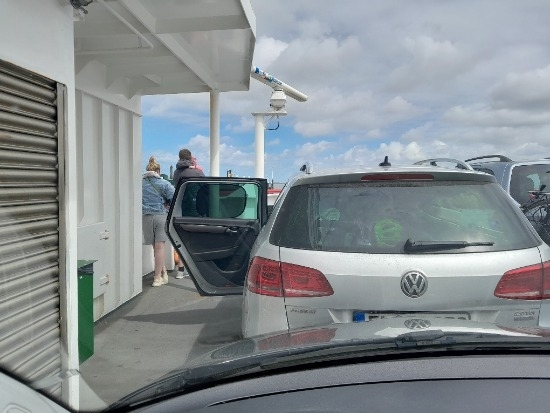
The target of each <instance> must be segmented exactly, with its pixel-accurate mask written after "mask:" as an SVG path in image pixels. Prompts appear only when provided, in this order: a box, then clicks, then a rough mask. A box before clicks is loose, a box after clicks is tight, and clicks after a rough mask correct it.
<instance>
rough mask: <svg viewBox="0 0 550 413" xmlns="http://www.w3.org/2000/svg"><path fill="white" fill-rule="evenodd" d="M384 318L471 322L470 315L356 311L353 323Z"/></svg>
mask: <svg viewBox="0 0 550 413" xmlns="http://www.w3.org/2000/svg"><path fill="white" fill-rule="evenodd" d="M384 318H409V319H411V318H418V319H446V320H469V319H470V314H468V313H444V312H440V313H438V312H429V313H397V312H396V313H369V312H365V311H354V312H353V322H354V323H362V322H366V321H373V320H381V319H384Z"/></svg>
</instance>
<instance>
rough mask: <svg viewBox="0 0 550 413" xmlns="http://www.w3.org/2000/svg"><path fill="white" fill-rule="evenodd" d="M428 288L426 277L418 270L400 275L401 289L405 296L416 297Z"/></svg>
mask: <svg viewBox="0 0 550 413" xmlns="http://www.w3.org/2000/svg"><path fill="white" fill-rule="evenodd" d="M427 289H428V279H427V278H426V276H425V275H424V274H422V273H421V272H420V271H409V272H407V273H405V274H403V276H402V277H401V291H403V294H405V295H406V296H407V297H410V298H418V297H420V296H422V295H423V294H424V293H425V292H426V290H427Z"/></svg>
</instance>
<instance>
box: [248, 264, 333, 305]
mask: <svg viewBox="0 0 550 413" xmlns="http://www.w3.org/2000/svg"><path fill="white" fill-rule="evenodd" d="M247 288H248V289H249V290H250V291H251V292H253V293H256V294H261V295H267V296H271V297H283V296H284V297H322V296H327V295H332V294H334V290H333V289H332V286H331V285H330V283H329V282H328V280H327V279H326V277H325V276H324V274H323V273H322V272H321V271H319V270H316V269H314V268H309V267H304V266H301V265H296V264H289V263H286V262H278V261H273V260H268V259H266V258H262V257H254V258H253V259H252V263H251V264H250V268H249V269H248V277H247Z"/></svg>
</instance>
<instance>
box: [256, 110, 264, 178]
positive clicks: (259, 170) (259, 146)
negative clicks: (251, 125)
mask: <svg viewBox="0 0 550 413" xmlns="http://www.w3.org/2000/svg"><path fill="white" fill-rule="evenodd" d="M254 118H255V119H256V127H255V133H254V136H255V142H256V145H255V148H254V149H255V152H256V170H255V177H256V178H263V177H264V156H265V155H264V132H265V123H264V115H263V114H262V113H254Z"/></svg>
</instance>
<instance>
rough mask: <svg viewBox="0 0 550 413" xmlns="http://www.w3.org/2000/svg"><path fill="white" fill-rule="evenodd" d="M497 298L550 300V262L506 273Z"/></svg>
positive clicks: (499, 284)
mask: <svg viewBox="0 0 550 413" xmlns="http://www.w3.org/2000/svg"><path fill="white" fill-rule="evenodd" d="M495 296H496V297H499V298H508V299H514V300H542V299H544V298H550V261H547V262H544V263H542V264H535V265H529V266H528V267H522V268H516V269H514V270H510V271H507V272H505V273H504V275H503V276H502V278H501V279H500V281H499V282H498V284H497V286H496V288H495Z"/></svg>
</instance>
